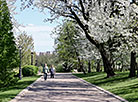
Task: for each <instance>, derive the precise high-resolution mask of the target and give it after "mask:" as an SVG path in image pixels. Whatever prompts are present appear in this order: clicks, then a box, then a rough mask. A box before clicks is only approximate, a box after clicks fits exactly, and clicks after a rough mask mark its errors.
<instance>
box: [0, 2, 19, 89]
mask: <svg viewBox="0 0 138 102" xmlns="http://www.w3.org/2000/svg"><path fill="white" fill-rule="evenodd" d="M12 29H13V27H12V22H11V17H10V13H9V9H8V7H7V3H6V0H0V86H6V85H8V84H10V83H12V81H13V78H14V76H13V74H12V73H13V69H14V68H15V67H17V65H18V62H19V61H18V57H17V55H18V51H17V49H16V44H15V41H14V40H15V38H14V36H13V32H12Z"/></svg>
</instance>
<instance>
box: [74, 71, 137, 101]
mask: <svg viewBox="0 0 138 102" xmlns="http://www.w3.org/2000/svg"><path fill="white" fill-rule="evenodd" d="M116 74H117V75H116V76H114V77H111V78H105V77H106V74H105V73H103V72H100V73H97V72H93V73H89V74H87V75H83V74H74V75H76V76H78V77H80V78H82V79H84V80H86V81H88V82H90V83H92V84H95V85H97V86H99V87H102V88H103V89H105V90H108V91H110V92H112V93H114V94H116V95H118V96H120V97H122V98H124V99H126V100H128V101H129V102H138V78H136V77H134V78H128V74H129V73H128V72H116Z"/></svg>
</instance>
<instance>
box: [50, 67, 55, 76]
mask: <svg viewBox="0 0 138 102" xmlns="http://www.w3.org/2000/svg"><path fill="white" fill-rule="evenodd" d="M54 75H55V68H54V65H51V68H50V78H54Z"/></svg>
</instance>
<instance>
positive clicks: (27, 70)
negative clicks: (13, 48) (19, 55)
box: [22, 65, 38, 76]
mask: <svg viewBox="0 0 138 102" xmlns="http://www.w3.org/2000/svg"><path fill="white" fill-rule="evenodd" d="M37 72H38V67H36V66H33V65H26V66H24V67H23V68H22V74H23V76H34V75H37Z"/></svg>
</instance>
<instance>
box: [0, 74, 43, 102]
mask: <svg viewBox="0 0 138 102" xmlns="http://www.w3.org/2000/svg"><path fill="white" fill-rule="evenodd" d="M39 77H40V76H32V77H23V78H22V80H19V81H18V82H17V84H16V85H14V86H10V87H5V88H0V102H8V101H10V100H11V99H13V98H14V97H15V96H16V95H17V94H18V93H19V92H20V91H22V90H23V89H25V88H26V87H27V86H29V85H30V84H32V83H33V82H34V81H35V80H36V79H38V78H39Z"/></svg>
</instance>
